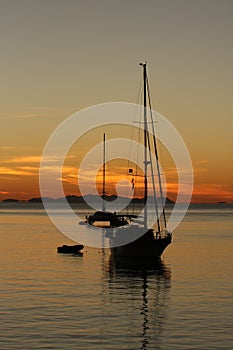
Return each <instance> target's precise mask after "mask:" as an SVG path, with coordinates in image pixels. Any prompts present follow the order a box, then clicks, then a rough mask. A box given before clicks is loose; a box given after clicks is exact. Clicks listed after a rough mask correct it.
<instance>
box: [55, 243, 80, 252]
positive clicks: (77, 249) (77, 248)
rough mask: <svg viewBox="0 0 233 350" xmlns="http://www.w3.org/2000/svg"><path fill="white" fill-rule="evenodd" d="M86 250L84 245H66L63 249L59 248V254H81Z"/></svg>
mask: <svg viewBox="0 0 233 350" xmlns="http://www.w3.org/2000/svg"><path fill="white" fill-rule="evenodd" d="M83 248H84V246H83V245H82V244H76V245H66V244H63V246H61V247H57V252H58V253H62V254H80V253H81V252H80V251H81V250H82V249H83Z"/></svg>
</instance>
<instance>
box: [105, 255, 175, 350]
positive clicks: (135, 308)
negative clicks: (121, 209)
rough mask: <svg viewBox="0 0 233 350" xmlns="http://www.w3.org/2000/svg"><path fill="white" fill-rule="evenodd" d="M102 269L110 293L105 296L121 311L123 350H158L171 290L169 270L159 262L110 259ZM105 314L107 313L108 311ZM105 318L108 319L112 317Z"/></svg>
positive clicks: (120, 324)
mask: <svg viewBox="0 0 233 350" xmlns="http://www.w3.org/2000/svg"><path fill="white" fill-rule="evenodd" d="M105 267H106V268H107V269H106V271H105V273H107V276H108V289H109V291H108V292H107V290H105V291H104V293H105V295H106V294H107V295H109V298H110V300H109V302H110V303H111V305H112V307H113V306H115V308H117V309H118V310H119V309H120V310H122V318H121V321H120V323H119V325H118V327H119V331H120V332H122V338H125V340H124V341H123V343H125V348H127V349H128V348H135V349H138V348H140V349H143V350H145V349H152V348H153V349H157V348H158V349H159V348H160V343H161V337H162V335H163V334H162V333H163V324H164V320H165V318H166V314H167V311H168V310H167V298H168V293H169V290H170V287H171V271H170V269H169V267H168V266H166V265H165V264H164V263H163V262H162V261H161V259H159V260H155V259H153V260H151V259H144V260H140V259H130V258H123V257H122V258H116V257H114V256H112V255H111V256H110V258H109V261H108V264H107V261H106V265H105ZM107 276H106V277H107ZM106 292H107V293H106ZM107 310H108V311H110V310H109V308H108V307H107V309H106V308H105V311H107ZM108 311H107V312H108ZM108 316H109V318H110V319H111V316H112V315H111V314H110V315H108ZM122 340H123V339H122ZM127 342H128V344H127Z"/></svg>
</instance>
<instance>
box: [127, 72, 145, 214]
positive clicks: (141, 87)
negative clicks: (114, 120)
mask: <svg viewBox="0 0 233 350" xmlns="http://www.w3.org/2000/svg"><path fill="white" fill-rule="evenodd" d="M142 82H143V80H142V78H141V79H140V83H139V88H138V94H137V99H136V106H135V110H136V112H135V115H136V119H137V118H138V119H140V118H141V116H140V115H139V116H137V111H138V105H140V104H141V103H140V100H142V90H143V84H142ZM138 130H139V131H138ZM136 131H137V134H138V136H137V137H136V135H135V128H134V127H131V132H130V140H133V138H134V136H135V137H136V138H137V139H140V135H139V132H140V128H138V127H136ZM138 148H139V145H138ZM131 154H132V143H130V148H129V158H128V163H127V167H128V169H129V168H131V166H130V163H131V161H130V159H131V158H132V157H131ZM138 157H139V152H138V150H137V159H136V166H135V168H136V169H135V173H136V175H137V173H138V166H137V164H138ZM127 178H129V174H128V171H127ZM135 184H136V179H135ZM128 191H129V190H128ZM127 193H128V194H129V192H127ZM134 197H135V192H134ZM132 211H133V214H134V212H135V203H134V202H133V205H132ZM127 214H128V206H127Z"/></svg>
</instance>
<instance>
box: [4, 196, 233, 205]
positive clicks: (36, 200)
mask: <svg viewBox="0 0 233 350" xmlns="http://www.w3.org/2000/svg"><path fill="white" fill-rule="evenodd" d="M86 197H87V199H88V201H93V202H95V201H97V199H98V198H99V197H98V196H96V195H92V194H89V195H87V196H86ZM117 198H118V197H117V196H115V195H111V196H105V200H106V201H107V202H112V201H114V200H116V199H117ZM119 198H120V199H122V202H124V201H125V202H128V201H129V198H128V197H119ZM65 199H66V200H67V202H68V203H71V204H72V203H74V204H75V203H76V204H84V205H85V204H86V205H88V204H87V203H86V201H85V200H84V198H83V197H82V196H76V195H68V196H66V197H62V198H57V199H54V198H49V197H46V198H43V200H42V198H41V197H33V198H30V199H28V200H20V199H16V198H7V199H3V200H2V201H0V203H2V204H4V203H5V204H10V203H12V204H32V203H41V204H43V202H48V203H62V202H64V200H65ZM143 201H144V199H143V198H133V199H132V200H131V201H130V204H134V203H136V204H143ZM174 204H175V202H174V201H172V200H171V199H169V198H166V205H174ZM180 204H182V203H180ZM190 204H191V205H221V206H224V205H232V204H233V203H231V202H225V201H218V202H212V203H201V202H200V203H190Z"/></svg>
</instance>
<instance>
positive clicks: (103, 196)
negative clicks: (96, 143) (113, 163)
mask: <svg viewBox="0 0 233 350" xmlns="http://www.w3.org/2000/svg"><path fill="white" fill-rule="evenodd" d="M103 141H104V142H103V188H102V198H103V203H102V211H105V210H106V207H105V133H104V139H103Z"/></svg>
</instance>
